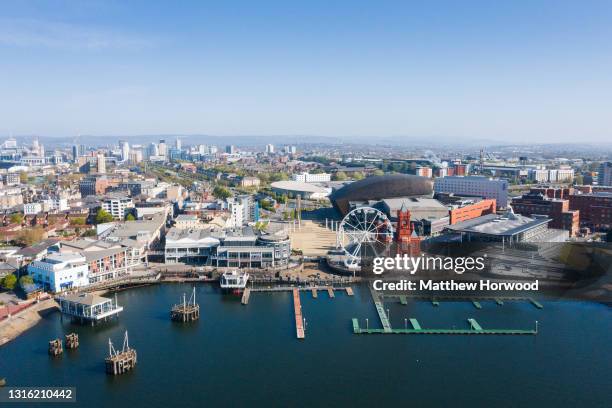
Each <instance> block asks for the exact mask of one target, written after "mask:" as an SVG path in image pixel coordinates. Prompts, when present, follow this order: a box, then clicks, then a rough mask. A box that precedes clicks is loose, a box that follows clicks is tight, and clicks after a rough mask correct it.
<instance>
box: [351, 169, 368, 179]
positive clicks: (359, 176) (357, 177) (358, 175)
mask: <svg viewBox="0 0 612 408" xmlns="http://www.w3.org/2000/svg"><path fill="white" fill-rule="evenodd" d="M364 177H365V176H364V175H363V173H362V172H360V171H356V172H355V173H353V178H354V179H355V180H361V179H363V178H364Z"/></svg>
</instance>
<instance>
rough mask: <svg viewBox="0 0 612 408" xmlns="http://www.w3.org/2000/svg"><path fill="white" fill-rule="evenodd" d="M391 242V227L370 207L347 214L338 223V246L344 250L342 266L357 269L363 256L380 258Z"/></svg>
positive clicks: (384, 218)
mask: <svg viewBox="0 0 612 408" xmlns="http://www.w3.org/2000/svg"><path fill="white" fill-rule="evenodd" d="M392 240H393V226H392V225H391V222H390V221H389V219H388V218H387V216H386V215H385V214H384V213H383V212H381V211H379V210H377V209H376V208H372V207H360V208H356V209H354V210H353V211H351V212H349V213H348V214H347V215H346V217H344V219H343V220H342V221H341V222H340V226H339V228H338V244H339V246H340V247H341V248H342V249H343V250H344V253H345V254H346V259H345V261H344V264H345V265H346V266H347V267H348V268H351V269H352V268H358V267H359V265H360V260H361V257H362V256H363V255H368V256H380V255H381V253H382V252H383V250H384V249H385V248H386V246H387V244H388V243H389V242H391V241H392Z"/></svg>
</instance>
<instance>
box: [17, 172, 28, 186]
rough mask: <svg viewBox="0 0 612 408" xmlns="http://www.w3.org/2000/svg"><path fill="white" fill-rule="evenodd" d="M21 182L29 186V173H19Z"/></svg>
mask: <svg viewBox="0 0 612 408" xmlns="http://www.w3.org/2000/svg"><path fill="white" fill-rule="evenodd" d="M19 182H20V183H21V184H27V183H28V173H26V172H25V171H22V172H21V173H19Z"/></svg>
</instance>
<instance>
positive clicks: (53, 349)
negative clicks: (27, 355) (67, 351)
mask: <svg viewBox="0 0 612 408" xmlns="http://www.w3.org/2000/svg"><path fill="white" fill-rule="evenodd" d="M63 352H64V348H63V347H62V341H61V340H60V339H53V340H51V341H50V342H49V355H51V356H59V355H60V354H62V353H63Z"/></svg>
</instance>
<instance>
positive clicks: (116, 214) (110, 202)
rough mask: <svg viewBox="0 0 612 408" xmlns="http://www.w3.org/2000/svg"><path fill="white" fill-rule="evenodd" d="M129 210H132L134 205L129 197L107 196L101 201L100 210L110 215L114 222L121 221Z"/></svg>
mask: <svg viewBox="0 0 612 408" xmlns="http://www.w3.org/2000/svg"><path fill="white" fill-rule="evenodd" d="M130 208H134V203H133V202H132V199H131V198H130V197H125V196H120V195H117V196H108V197H105V198H104V200H102V209H104V210H105V211H106V212H108V213H110V214H111V215H112V216H113V219H115V220H123V219H124V218H125V216H126V215H127V212H128V210H129V209H130Z"/></svg>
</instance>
